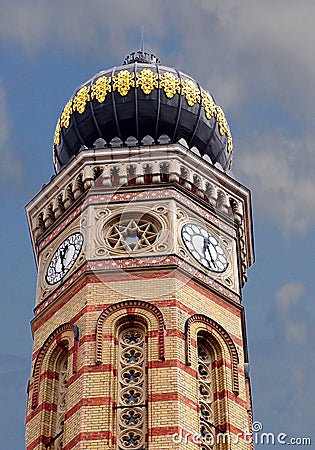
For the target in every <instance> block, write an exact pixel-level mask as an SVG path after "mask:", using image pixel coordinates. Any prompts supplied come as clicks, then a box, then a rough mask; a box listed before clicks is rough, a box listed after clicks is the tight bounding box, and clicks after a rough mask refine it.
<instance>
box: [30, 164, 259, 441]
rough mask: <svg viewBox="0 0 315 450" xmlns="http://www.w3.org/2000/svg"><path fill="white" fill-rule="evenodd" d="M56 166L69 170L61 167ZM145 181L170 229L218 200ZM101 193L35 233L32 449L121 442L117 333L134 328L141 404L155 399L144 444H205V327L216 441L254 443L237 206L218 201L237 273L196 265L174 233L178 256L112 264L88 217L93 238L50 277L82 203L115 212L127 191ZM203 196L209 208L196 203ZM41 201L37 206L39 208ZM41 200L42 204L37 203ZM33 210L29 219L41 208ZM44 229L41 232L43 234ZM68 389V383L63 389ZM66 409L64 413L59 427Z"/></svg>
mask: <svg viewBox="0 0 315 450" xmlns="http://www.w3.org/2000/svg"><path fill="white" fill-rule="evenodd" d="M58 176H59V177H60V179H62V176H63V175H62V173H60V174H59V175H58ZM47 189H49V188H47ZM54 189H55V188H54ZM141 189H142V191H144V190H146V191H147V193H146V196H147V197H146V199H145V200H146V202H147V203H146V204H147V205H148V204H149V203H148V202H149V201H151V200H152V198H150V195H151V197H155V200H154V204H156V205H158V204H159V202H160V204H161V206H163V208H164V209H165V210H166V211H167V210H168V211H169V213H165V219H163V220H164V222H163V223H165V226H166V227H169V229H170V230H172V232H173V234H174V233H175V231H174V230H176V224H177V221H178V220H179V219H178V218H179V217H184V216H185V215H186V216H189V214H191V217H194V218H195V219H196V218H197V219H198V216H200V217H202V218H203V220H204V218H205V217H206V214H208V215H209V219H207V220H208V222H209V224H210V225H211V217H210V213H211V214H213V208H212V209H211V208H210V206H208V205H206V204H205V203H204V202H201V201H200V199H199V200H198V199H197V197H196V196H195V195H194V194H192V193H191V192H189V193H188V192H186V193H185V189H184V188H183V187H176V186H175V187H174V186H171V185H168V186H167V190H168V191H167V193H165V192H164V193H162V190H161V186H160V185H156V186H152V187H151V189H152V191H150V188H145V187H143V186H142V187H141ZM154 189H155V191H156V192H157V191H158V195H157V194H156V193H155V194H154V193H153V191H154ZM225 189H227V187H225ZM132 192H133V188H132V186H130V187H128V188H126V189H125V194H124V195H126V198H125V200H126V201H127V200H128V202H129V201H130V195H131V193H132ZM137 192H139V189H138V191H137ZM150 192H151V194H150ZM103 194H104V193H103ZM103 194H102V195H103ZM51 195H54V196H55V195H56V192H55V191H54V192H53V191H52V193H51ZM100 195H101V194H100V193H98V195H95V194H93V198H92V196H91V197H90V200H87V197H85V198H84V201H85V205H84V204H83V201H82V199H81V200H80V199H79V200H78V201H77V202H76V203H74V204H73V206H72V208H70V209H69V210H68V211H65V212H64V214H63V215H62V216H61V217H60V219H58V220H57V222H56V223H54V224H52V225H51V227H50V228H49V227H48V230H47V232H46V233H45V234H44V235H43V236H42V237H41V238H40V239H38V240H37V246H36V250H35V252H36V257H38V265H39V266H38V271H39V282H38V298H37V302H36V308H35V310H34V313H35V314H34V319H33V321H32V331H33V336H34V351H33V363H32V373H31V378H30V384H29V394H28V405H27V414H26V448H27V450H45V449H47V448H48V449H61V448H62V449H64V450H72V449H73V450H79V449H80V450H81V449H91V450H92V449H95V450H96V449H97V450H102V449H104V450H116V449H118V448H120V447H119V446H118V444H117V435H118V434H117V433H118V431H117V430H118V427H119V424H118V419H117V417H118V416H119V414H120V409H119V408H121V406H120V403H119V402H120V400H119V395H123V394H119V389H120V388H119V386H120V385H121V380H122V376H123V374H122V373H120V371H121V369H119V367H120V366H119V357H120V355H121V352H122V350H120V339H121V338H120V337H119V336H121V333H122V332H123V330H124V329H126V330H128V329H130V328H133V329H135V330H140V332H141V333H143V334H144V336H145V347H144V348H145V352H146V354H145V358H144V359H143V361H144V362H143V364H144V366H145V367H144V375H143V377H145V382H143V383H142V384H143V386H144V387H143V389H144V390H145V393H144V394H143V405H140V406H141V407H143V408H145V410H146V414H145V424H143V430H144V433H145V438H144V439H145V443H144V445H142V446H141V449H142V448H143V449H144V448H145V449H148V450H157V449H159V450H176V449H178V450H179V449H191V450H197V449H201V448H208V447H202V439H200V435H199V433H200V401H199V400H200V386H199V381H198V376H199V375H198V352H197V347H198V341H199V340H200V339H202V340H203V342H206V343H207V345H209V348H211V355H212V363H211V372H212V395H213V400H211V402H212V405H211V408H212V410H213V424H214V425H215V426H214V427H212V432H213V434H214V435H215V436H217V437H218V440H217V441H216V443H215V446H212V448H215V450H227V449H231V450H250V449H252V448H253V447H252V444H251V443H250V440H249V438H248V436H249V434H248V431H250V430H251V420H252V419H251V417H252V416H251V415H252V412H251V398H250V385H249V379H248V377H247V375H246V374H245V372H244V363H247V350H246V341H245V339H246V338H245V330H244V327H245V325H244V310H243V306H242V305H241V293H240V285H241V282H240V269H239V267H238V266H240V264H241V256H240V245H239V243H238V239H240V236H239V233H238V232H236V231H235V230H236V228H235V226H234V225H233V223H232V221H231V219H230V217H227V218H224V215H222V214H221V213H219V214H218V216H217V217H218V218H219V219H216V220H217V221H216V223H215V224H214V225H215V226H216V227H218V220H219V221H221V222H222V224H223V225H222V224H221V229H222V228H224V230H223V234H224V236H225V237H226V240H227V242H228V244H229V245H230V247H229V248H230V252H231V256H230V265H231V266H234V267H232V268H231V270H230V273H229V277H230V285H228V284H224V283H225V281H224V280H223V278H222V279H220V278H218V279H217V280H215V279H211V276H209V275H207V274H206V273H205V271H203V270H201V269H200V270H199V269H198V264H197V263H196V262H195V261H189V258H188V257H187V256H186V257H184V256H183V255H182V254H181V253H180V252H181V250H180V247H179V246H178V245H177V244H176V243H175V244H174V246H173V247H172V248H171V249H169V256H167V255H162V256H163V257H161V256H160V255H159V254H154V253H153V254H152V253H151V254H147V255H144V256H143V258H144V257H145V258H146V259H145V264H143V265H142V266H141V265H139V264H138V262H139V261H138V262H137V258H132V257H130V255H129V256H128V255H127V257H125V258H124V257H123V256H121V255H120V259H119V264H118V263H117V265H116V266H113V265H111V266H110V264H112V262H111V263H110V262H106V258H105V257H104V258H99V259H97V258H96V257H93V255H94V253H93V251H94V250H93V248H94V247H93V245H95V241H96V240H97V239H96V238H95V236H96V235H97V233H98V232H97V231H95V236H94V234H93V233H94V231H93V230H97V224H96V222H95V223H92V224H90V225H91V226H89V224H86V223H85V224H84V226H83V228H82V229H84V230H86V229H87V230H88V233H90V234H89V235H88V238H86V239H85V250H84V258H82V259H81V260H78V261H79V262H78V264H77V265H75V266H74V268H73V270H72V271H70V272H69V276H66V277H65V279H64V280H62V281H61V282H60V283H58V284H56V285H55V286H53V288H50V287H49V286H47V287H45V286H44V284H45V283H44V282H43V279H44V275H45V271H46V268H47V261H49V258H48V257H47V256H46V253H47V252H48V253H47V254H48V255H50V256H51V255H52V254H53V252H54V251H55V250H56V248H57V247H58V245H60V242H61V241H62V240H63V239H64V238H65V237H66V236H67V233H70V232H73V230H77V229H78V227H79V226H80V224H81V223H82V217H83V216H84V214H85V212H86V215H85V216H84V217H85V218H86V217H90V216H91V215H92V214H91V211H94V212H95V211H96V213H95V217H96V216H97V214H98V211H101V210H102V208H103V210H104V211H106V214H111V213H112V211H116V210H117V208H119V205H120V204H121V203H120V202H123V200H124V199H123V198H119V201H117V196H116V197H115V198H114V199H113V205H114V206H113V207H112V210H111V205H110V202H109V201H108V199H106V204H105V201H104V196H103V201H104V205H103V206H102V199H101V198H100ZM185 196H186V200H185ZM46 197H47V198H48V194H47V195H46ZM45 201H46V200H45ZM143 201H144V200H143V198H139V197H138V198H137V199H135V201H134V202H132V208H134V207H135V206H134V205H136V207H137V208H138V209H139V208H140V209H139V210H140V211H142V210H141V205H142V203H143ZM178 205H180V208H179V207H178ZM149 206H150V205H149ZM197 206H198V208H201V209H199V210H198V211H197V209H196V208H197ZM32 207H33V206H32V205H31V207H30V208H29V211H30V212H29V215H32V214H33V212H32ZM89 208H90V209H89ZM91 208H92V210H91ZM93 208H94V210H93ZM132 208H131V209H132ZM150 208H151V209H152V210H153V209H154V208H153V207H151V206H150ZM176 208H177V209H176ZM35 210H36V214H38V211H40V206H37V207H36V208H35V207H34V211H35ZM179 210H180V213H181V214H179V212H178V211H179ZM143 211H144V210H143ZM146 211H147V209H146ZM155 211H157V209H156V208H155ZM176 211H177V213H176ZM183 211H184V212H183ZM196 211H197V212H196ZM202 211H204V212H202ZM34 214H35V213H34ZM163 214H164V212H163ZM186 216H185V217H186ZM97 217H98V216H97ZM29 220H30V222H32V218H31V219H29ZM244 220H246V217H245V219H244ZM84 227H85V228H84ZM247 228H251V227H250V225H247ZM58 236H59V237H58ZM36 239H37V238H35V237H33V241H34V242H35V241H36ZM177 239H179V238H177V237H176V239H175V241H177ZM250 245H251V244H249V246H250ZM95 254H96V253H95ZM47 258H48V259H47ZM93 258H94V259H93ZM159 258H160V259H159ZM113 260H115V258H113V259H112V260H111V261H113ZM117 260H118V259H117ZM180 260H181V263H180ZM192 268H193V270H192ZM65 355H67V357H68V359H67V367H66V378H65V384H64V386H63V385H62V377H61V372H60V370H61V369H60V367H61V362H62V361H64V359H63V358H64V356H65ZM121 389H122V388H121ZM60 392H61V393H64V397H62V401H61V400H60V399H61V397H60V395H61V394H60ZM122 392H124V391H122ZM61 419H62V420H61ZM58 420H59V421H60V420H61V421H62V424H61V425H60V430H62V432H59V434H58V429H59V428H58V427H57V425H56V424H57V422H58ZM61 437H62V441H61V440H60V439H61ZM134 439H136V432H134ZM130 448H137V447H130ZM137 450H138V448H137ZM139 450H140V449H139Z"/></svg>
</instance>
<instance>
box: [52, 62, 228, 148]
mask: <svg viewBox="0 0 315 450" xmlns="http://www.w3.org/2000/svg"><path fill="white" fill-rule="evenodd" d="M131 88H140V89H141V90H142V91H143V92H144V93H145V94H147V95H148V94H150V93H151V92H152V91H153V90H154V89H162V90H163V92H164V93H165V95H166V97H167V98H169V99H171V98H173V97H174V95H175V94H181V95H183V96H184V97H185V99H186V102H187V104H188V105H189V106H192V107H193V106H194V105H195V104H197V103H198V104H201V106H202V107H203V110H204V112H205V116H206V118H207V119H208V120H211V119H212V118H215V119H216V121H217V123H218V128H219V132H220V134H221V135H222V136H223V135H226V137H227V151H228V152H229V153H231V152H232V149H233V144H232V136H231V132H230V128H229V125H228V122H227V120H226V118H225V115H224V113H223V111H222V109H221V107H220V106H218V105H217V104H216V103H215V101H214V100H213V98H212V97H211V95H210V94H209V92H207V91H203V90H202V91H200V89H199V88H198V87H197V85H196V84H195V83H194V82H193V81H192V80H190V79H180V78H177V77H176V76H175V75H174V74H173V73H171V72H164V73H161V74H159V75H158V74H157V73H154V72H153V71H152V70H150V69H148V68H145V69H143V70H141V71H140V72H136V73H134V72H128V70H125V69H124V70H121V71H119V72H118V73H117V74H116V76H114V77H110V76H108V77H107V76H105V75H102V76H101V77H99V78H97V79H96V80H95V81H94V82H93V83H92V85H91V87H89V86H83V87H82V88H81V89H80V90H79V91H78V92H77V94H76V95H75V97H74V99H73V100H69V101H68V103H67V104H66V106H65V107H64V109H63V111H62V114H61V116H60V121H58V122H57V126H56V131H55V135H54V145H60V132H61V129H62V128H68V127H69V125H70V119H71V115H72V114H73V112H74V111H78V112H79V113H80V114H83V113H84V111H85V109H86V104H87V103H88V102H89V101H90V100H92V99H96V100H97V101H98V102H99V103H103V102H104V101H105V100H106V98H107V96H108V93H109V92H112V91H118V93H119V94H120V95H121V96H123V97H124V96H126V95H127V94H128V92H129V91H130V89H131Z"/></svg>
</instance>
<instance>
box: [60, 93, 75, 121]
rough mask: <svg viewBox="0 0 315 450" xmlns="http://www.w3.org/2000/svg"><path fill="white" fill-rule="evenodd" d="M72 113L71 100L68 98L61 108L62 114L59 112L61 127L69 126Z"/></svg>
mask: <svg viewBox="0 0 315 450" xmlns="http://www.w3.org/2000/svg"><path fill="white" fill-rule="evenodd" d="M71 114H72V100H69V101H68V103H67V104H66V106H65V107H64V108H63V111H62V114H61V118H60V119H61V126H62V127H63V128H69V125H70V119H71Z"/></svg>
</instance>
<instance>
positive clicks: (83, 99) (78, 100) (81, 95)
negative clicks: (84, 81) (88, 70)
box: [73, 86, 90, 114]
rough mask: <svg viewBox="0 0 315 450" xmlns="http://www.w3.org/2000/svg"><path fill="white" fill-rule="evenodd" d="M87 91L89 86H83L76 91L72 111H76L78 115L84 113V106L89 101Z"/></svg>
mask: <svg viewBox="0 0 315 450" xmlns="http://www.w3.org/2000/svg"><path fill="white" fill-rule="evenodd" d="M89 91H90V88H89V86H83V87H81V89H79V90H78V92H77V93H76V96H75V97H74V99H73V111H78V113H79V114H83V113H84V111H85V107H86V104H87V102H89V101H90V94H89Z"/></svg>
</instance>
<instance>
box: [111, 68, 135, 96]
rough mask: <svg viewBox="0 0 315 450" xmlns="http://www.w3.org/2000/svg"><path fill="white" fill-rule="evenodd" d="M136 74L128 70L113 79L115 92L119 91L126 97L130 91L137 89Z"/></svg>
mask: <svg viewBox="0 0 315 450" xmlns="http://www.w3.org/2000/svg"><path fill="white" fill-rule="evenodd" d="M134 77H135V75H134V73H130V72H128V70H121V71H120V72H118V75H117V76H116V77H113V81H114V84H113V91H115V90H116V89H117V91H118V92H119V94H120V95H122V96H123V97H125V96H126V95H127V94H128V92H129V91H130V88H131V87H135V81H134Z"/></svg>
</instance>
